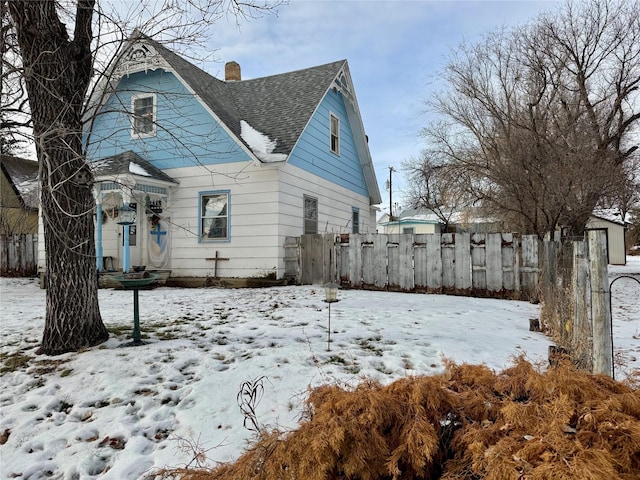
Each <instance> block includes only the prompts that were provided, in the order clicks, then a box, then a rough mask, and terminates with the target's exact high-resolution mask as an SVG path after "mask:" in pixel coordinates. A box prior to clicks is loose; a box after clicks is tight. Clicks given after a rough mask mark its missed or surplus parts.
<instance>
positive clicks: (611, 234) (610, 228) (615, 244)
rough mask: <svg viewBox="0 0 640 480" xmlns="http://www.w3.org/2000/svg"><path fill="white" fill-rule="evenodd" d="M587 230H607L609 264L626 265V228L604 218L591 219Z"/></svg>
mask: <svg viewBox="0 0 640 480" xmlns="http://www.w3.org/2000/svg"><path fill="white" fill-rule="evenodd" d="M587 228H588V229H594V228H606V229H607V239H608V249H609V263H610V264H611V265H625V264H626V252H625V244H624V227H623V226H622V225H620V224H618V223H615V222H610V221H608V220H605V219H602V218H598V217H591V218H589V221H588V222H587Z"/></svg>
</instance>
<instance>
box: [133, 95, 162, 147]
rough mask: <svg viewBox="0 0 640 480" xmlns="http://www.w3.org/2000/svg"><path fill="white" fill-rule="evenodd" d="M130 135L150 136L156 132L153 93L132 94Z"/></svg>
mask: <svg viewBox="0 0 640 480" xmlns="http://www.w3.org/2000/svg"><path fill="white" fill-rule="evenodd" d="M131 111H132V117H131V135H132V136H133V137H152V136H154V135H155V134H156V97H155V95H134V96H133V97H132V98H131Z"/></svg>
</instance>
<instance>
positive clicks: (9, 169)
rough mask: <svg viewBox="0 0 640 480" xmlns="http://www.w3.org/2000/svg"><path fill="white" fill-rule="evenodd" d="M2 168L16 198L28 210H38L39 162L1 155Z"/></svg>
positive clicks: (0, 163) (0, 165) (0, 164)
mask: <svg viewBox="0 0 640 480" xmlns="http://www.w3.org/2000/svg"><path fill="white" fill-rule="evenodd" d="M0 167H1V168H2V171H3V172H4V173H5V175H6V177H7V179H8V180H9V182H10V183H11V186H12V187H13V190H14V192H15V193H16V196H17V197H18V198H19V199H20V201H21V202H22V204H23V205H24V206H25V207H26V208H30V209H37V208H38V186H39V185H38V162H36V161H34V160H27V159H26V158H20V157H14V156H13V155H0Z"/></svg>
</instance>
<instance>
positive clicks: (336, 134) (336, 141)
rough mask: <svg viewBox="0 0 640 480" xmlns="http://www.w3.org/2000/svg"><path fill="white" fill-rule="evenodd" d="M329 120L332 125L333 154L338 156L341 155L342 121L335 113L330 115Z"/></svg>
mask: <svg viewBox="0 0 640 480" xmlns="http://www.w3.org/2000/svg"><path fill="white" fill-rule="evenodd" d="M329 119H330V124H331V127H330V128H331V134H330V143H331V152H332V153H335V154H336V155H340V119H339V118H338V117H336V116H335V115H334V114H333V113H331V114H330V115H329Z"/></svg>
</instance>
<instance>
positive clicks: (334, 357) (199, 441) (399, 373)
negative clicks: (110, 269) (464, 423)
mask: <svg viewBox="0 0 640 480" xmlns="http://www.w3.org/2000/svg"><path fill="white" fill-rule="evenodd" d="M629 260H630V261H629V265H627V266H626V267H612V268H611V279H613V278H615V277H616V276H619V275H633V274H635V278H640V257H635V258H629ZM612 293H613V299H612V305H613V319H614V335H615V339H614V345H615V350H616V354H617V356H618V358H619V359H620V362H621V363H620V365H619V366H618V367H617V368H618V370H617V372H616V376H617V377H618V378H622V376H623V375H628V374H630V373H633V371H634V369H635V370H636V371H637V369H638V368H640V340H639V338H640V301H639V300H638V299H639V298H640V285H639V284H638V283H636V282H635V281H633V280H629V279H621V280H618V281H616V282H615V284H614V285H613V288H612ZM0 296H1V298H0V301H1V309H0V315H1V316H0V354H1V355H2V360H3V363H2V365H1V366H2V368H3V370H2V372H3V373H2V375H1V377H0V378H1V382H2V383H1V386H2V388H1V391H0V409H1V410H0V477H1V478H3V479H7V478H20V479H32V480H34V479H40V478H53V479H69V480H70V479H93V478H101V479H116V480H123V479H138V478H143V477H144V476H145V475H146V474H148V473H152V472H153V471H154V469H157V468H161V467H164V466H169V467H178V466H184V465H187V464H191V465H194V448H195V449H196V450H198V449H200V450H203V451H206V455H207V458H208V460H207V461H208V462H209V465H212V464H213V463H214V462H218V461H228V460H231V459H233V458H235V457H237V456H238V455H239V453H241V452H242V449H243V448H244V447H246V445H247V441H248V440H250V439H251V437H252V433H251V432H250V431H249V430H248V429H246V428H245V427H244V426H243V422H244V420H245V418H244V417H243V415H242V414H241V412H240V408H239V406H238V393H239V392H240V390H241V387H242V384H243V382H247V381H249V382H253V384H254V385H261V386H262V389H263V392H264V393H263V396H262V398H261V399H260V401H259V403H257V407H256V414H257V420H258V422H259V423H260V425H261V426H272V427H275V426H278V427H280V428H294V427H295V425H296V423H297V421H298V418H299V416H300V413H301V405H302V403H303V401H304V399H305V392H306V390H307V388H308V387H310V386H315V385H319V384H321V383H326V382H337V383H340V384H355V383H357V382H359V381H360V380H361V379H362V378H364V377H367V378H373V379H378V380H380V381H382V382H390V381H392V380H394V379H397V378H400V377H403V376H406V375H418V374H430V373H435V372H441V371H442V361H443V358H450V359H452V360H454V361H456V362H469V363H485V364H486V365H488V366H489V367H491V368H493V369H496V370H500V369H502V368H503V367H505V366H507V365H508V364H509V363H510V360H511V359H512V358H513V356H517V355H521V354H522V355H525V356H526V358H528V359H529V360H530V361H532V362H540V363H541V364H545V363H546V359H547V349H548V346H549V345H550V344H551V342H550V340H549V339H548V338H547V337H545V336H544V335H543V334H540V333H532V332H529V330H528V329H529V318H534V317H537V316H538V315H539V307H538V306H536V305H531V304H529V303H526V302H515V301H503V300H491V299H474V298H463V297H453V296H442V295H421V294H403V293H386V292H367V291H353V290H352V291H341V292H340V293H339V298H340V302H339V303H336V304H333V305H332V307H331V340H332V342H331V351H327V324H328V308H327V304H326V303H324V302H323V298H324V293H323V291H322V290H321V289H319V288H317V287H309V286H305V287H278V288H266V289H246V290H221V289H215V288H207V289H171V288H158V289H155V290H150V291H141V292H140V319H141V326H142V331H143V335H144V336H145V337H147V338H146V340H147V341H148V344H146V345H143V346H138V347H121V346H122V344H124V343H126V342H127V341H128V336H129V334H130V332H131V327H132V323H133V320H132V317H133V313H132V309H133V307H132V303H133V299H132V292H129V291H116V290H101V291H100V305H101V312H102V317H103V320H104V322H105V324H106V325H107V328H109V330H110V331H111V332H112V335H111V339H110V340H109V341H108V342H106V343H105V344H104V345H101V346H98V347H95V348H92V349H89V350H87V351H84V352H80V353H70V354H66V355H61V356H58V357H53V358H50V357H44V356H38V355H36V354H35V350H36V349H37V344H38V342H39V341H40V336H41V332H42V328H43V322H44V310H45V306H44V298H45V292H44V291H43V290H40V289H39V288H38V284H37V282H36V281H35V280H33V279H7V278H2V279H0ZM16 354H19V355H16ZM10 360H11V361H12V362H14V364H15V365H16V367H15V368H6V367H7V366H8V365H9V361H10ZM261 377H263V378H261ZM258 390H260V388H258ZM247 425H248V426H251V424H250V423H248V424H247ZM7 435H8V438H7ZM3 442H4V443H3Z"/></svg>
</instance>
